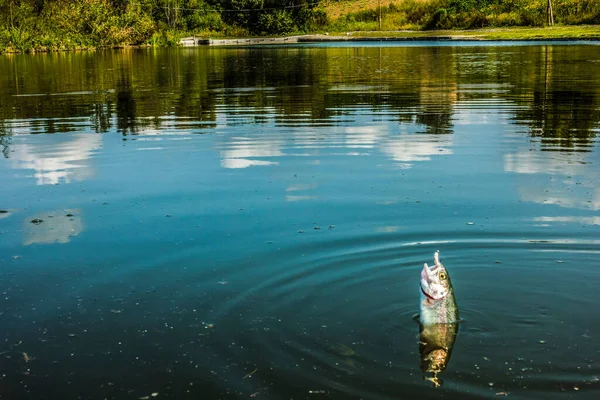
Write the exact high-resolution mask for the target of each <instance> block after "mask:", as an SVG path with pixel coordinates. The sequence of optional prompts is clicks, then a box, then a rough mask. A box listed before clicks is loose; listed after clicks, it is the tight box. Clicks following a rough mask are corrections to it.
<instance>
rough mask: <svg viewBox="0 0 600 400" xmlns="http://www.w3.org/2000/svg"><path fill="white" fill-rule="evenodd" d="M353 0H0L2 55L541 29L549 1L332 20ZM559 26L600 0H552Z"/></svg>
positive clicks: (422, 6)
mask: <svg viewBox="0 0 600 400" xmlns="http://www.w3.org/2000/svg"><path fill="white" fill-rule="evenodd" d="M352 2H355V0H0V52H5V51H30V50H38V51H39V50H61V49H76V48H90V47H110V46H121V45H137V44H144V43H147V44H155V45H157V44H158V45H172V44H175V43H177V41H178V40H179V38H181V37H183V36H188V35H211V36H247V35H276V34H290V33H309V32H319V31H338V32H339V31H349V30H377V29H379V28H380V27H379V15H380V14H381V15H382V21H381V28H382V29H384V30H396V29H451V28H479V27H488V26H491V27H494V26H543V25H544V23H545V22H546V7H547V0H402V1H400V2H398V1H397V0H396V1H395V2H393V3H389V5H387V6H383V7H381V8H380V9H378V8H371V9H365V10H364V11H360V12H357V13H351V14H346V15H343V16H342V17H341V18H338V19H336V20H334V21H328V18H327V14H326V13H325V11H324V9H323V6H327V7H336V6H337V5H342V4H349V3H352ZM552 2H553V4H554V6H553V7H554V15H555V21H556V22H557V23H559V24H600V1H598V0H552Z"/></svg>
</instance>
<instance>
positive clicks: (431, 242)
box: [0, 43, 600, 399]
mask: <svg viewBox="0 0 600 400" xmlns="http://www.w3.org/2000/svg"><path fill="white" fill-rule="evenodd" d="M599 69H600V47H599V46H597V45H594V44H563V43H559V44H534V45H531V44H527V45H526V44H524V43H513V44H512V45H510V46H508V45H505V44H499V43H496V44H494V43H492V44H488V45H481V44H477V43H476V44H473V43H468V45H467V44H464V45H459V46H454V45H453V46H449V45H448V44H446V43H444V44H441V45H434V44H431V43H426V44H418V45H414V44H411V45H410V46H400V45H398V44H395V45H390V44H385V45H382V46H372V45H368V46H366V45H360V46H348V45H344V46H338V45H334V46H323V45H319V46H294V47H276V48H183V49H160V50H155V49H138V50H135V49H131V50H120V51H98V52H84V53H61V54H40V55H16V56H3V57H2V58H0V99H1V100H0V150H1V151H2V154H3V157H2V158H0V187H1V192H0V210H2V213H0V278H1V279H0V286H1V292H2V297H1V301H2V302H3V306H2V309H1V310H0V322H1V324H2V327H3V329H2V330H1V332H0V353H1V355H2V358H0V359H1V360H2V362H1V363H0V372H1V374H0V375H1V379H0V397H1V398H7V399H16V398H19V399H42V398H48V399H50V398H82V399H87V398H90V399H96V398H98V399H104V398H114V399H130V398H134V399H137V398H143V397H146V396H150V398H153V394H157V395H156V398H177V399H179V398H194V399H197V398H206V399H241V398H257V399H260V398H264V399H267V398H268V399H292V398H293V399H319V398H327V399H398V398H401V399H404V398H406V399H411V398H424V399H425V398H447V399H469V398H474V399H475V398H484V397H489V398H496V397H503V396H505V395H507V396H509V397H510V398H517V399H532V398H539V399H551V398H565V397H566V398H570V397H573V398H578V399H584V398H585V399H593V398H597V396H598V395H600V364H599V363H600V345H599V344H598V337H597V336H598V332H600V320H598V318H597V313H596V311H595V310H596V305H597V304H598V302H599V300H600V297H599V296H600V295H599V294H598V291H597V282H598V281H599V279H600V270H599V269H598V265H599V264H600V250H599V249H600V247H599V245H600V235H599V234H600V215H599V214H598V211H599V210H600V190H599V189H598V186H599V183H600V182H599V178H600V169H599V168H598V164H599V162H600V153H599V151H598V149H597V145H598V133H599V132H600V74H598V71H599ZM36 219H39V220H42V221H41V222H39V221H36V222H37V223H32V222H31V221H32V220H36ZM435 250H440V252H441V258H442V261H443V262H444V264H445V265H446V267H447V268H448V270H449V272H450V274H451V276H452V280H453V284H454V287H455V290H456V297H457V302H458V305H459V308H460V311H461V316H462V318H463V322H462V323H461V325H460V329H459V333H458V337H457V340H456V342H455V345H454V349H453V353H452V359H451V360H450V363H449V365H448V368H447V370H446V371H444V372H443V373H442V374H440V376H441V377H442V378H443V380H444V385H443V386H442V387H441V388H432V387H431V384H430V382H428V381H425V380H423V377H422V373H421V371H420V369H419V346H418V332H419V326H418V324H417V323H416V322H415V321H414V320H413V316H414V314H415V313H417V312H418V301H419V286H418V279H419V273H420V269H421V268H422V265H423V263H424V262H429V263H431V259H432V256H433V252H434V251H435Z"/></svg>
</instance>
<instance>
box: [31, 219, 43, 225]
mask: <svg viewBox="0 0 600 400" xmlns="http://www.w3.org/2000/svg"><path fill="white" fill-rule="evenodd" d="M42 222H44V220H43V219H40V218H34V219H32V220H31V223H32V224H35V225H39V224H41V223H42Z"/></svg>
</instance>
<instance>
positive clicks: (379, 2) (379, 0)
mask: <svg viewBox="0 0 600 400" xmlns="http://www.w3.org/2000/svg"><path fill="white" fill-rule="evenodd" d="M548 1H550V0H548ZM377 3H378V4H379V30H381V0H378V2H377Z"/></svg>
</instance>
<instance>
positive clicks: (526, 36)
mask: <svg viewBox="0 0 600 400" xmlns="http://www.w3.org/2000/svg"><path fill="white" fill-rule="evenodd" d="M219 36H220V35H219V34H216V35H215V36H213V37H211V34H210V33H208V34H207V33H204V34H198V35H197V36H188V37H183V38H181V39H179V40H177V39H176V44H170V45H161V44H151V43H143V44H137V45H131V44H127V43H121V44H117V45H113V46H89V47H86V46H81V47H74V48H65V47H52V46H48V47H46V46H40V47H39V48H32V49H28V50H26V51H22V50H16V49H14V48H10V49H4V51H0V55H14V54H39V53H63V52H70V51H97V50H109V49H143V48H162V47H190V46H271V45H285V44H310V43H336V42H348V43H351V42H357V43H361V42H362V43H365V42H416V41H423V42H459V41H463V42H490V41H498V42H518V41H521V42H556V43H560V42H569V41H581V42H599V41H600V25H576V26H574V25H563V26H553V27H512V28H481V29H472V30H469V29H463V30H448V29H447V30H425V31H419V30H396V31H353V32H329V33H328V32H325V33H312V34H303V35H290V36H256V37H237V38H236V37H228V38H227V37H219Z"/></svg>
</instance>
